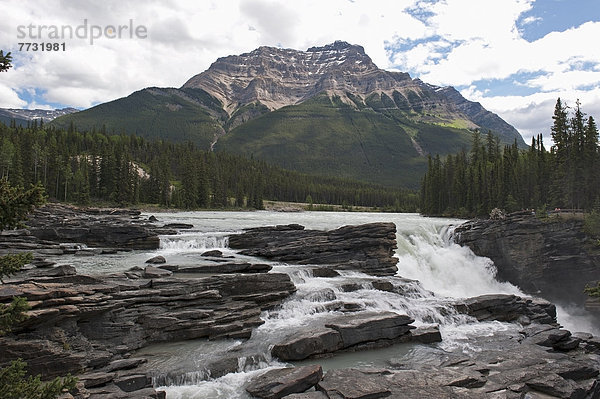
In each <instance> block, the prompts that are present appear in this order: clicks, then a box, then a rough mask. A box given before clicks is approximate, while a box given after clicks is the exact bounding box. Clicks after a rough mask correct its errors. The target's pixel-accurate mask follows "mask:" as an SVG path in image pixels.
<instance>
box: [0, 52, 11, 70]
mask: <svg viewBox="0 0 600 399" xmlns="http://www.w3.org/2000/svg"><path fill="white" fill-rule="evenodd" d="M10 68H12V55H11V54H10V51H9V52H8V53H6V54H4V51H3V50H0V72H6V71H8V70H9V69H10Z"/></svg>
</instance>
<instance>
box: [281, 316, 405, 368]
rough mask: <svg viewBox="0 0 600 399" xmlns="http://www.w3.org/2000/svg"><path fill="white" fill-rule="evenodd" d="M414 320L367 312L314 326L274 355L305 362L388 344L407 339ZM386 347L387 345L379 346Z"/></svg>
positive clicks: (286, 342) (340, 317)
mask: <svg viewBox="0 0 600 399" xmlns="http://www.w3.org/2000/svg"><path fill="white" fill-rule="evenodd" d="M413 321H414V320H413V319H411V318H410V317H408V316H405V315H398V314H396V313H392V312H382V313H375V312H364V313H358V314H352V315H344V316H338V317H337V318H334V319H333V320H332V321H330V322H329V323H327V324H325V325H324V326H319V327H314V326H311V327H309V328H307V329H306V330H305V331H300V332H297V333H295V334H293V335H291V336H289V337H287V338H286V339H284V340H283V341H281V342H279V343H278V344H276V345H275V346H273V349H272V350H271V354H272V355H273V356H275V357H278V358H279V359H281V360H286V361H290V360H302V359H306V358H309V357H312V356H316V355H321V354H325V353H333V352H336V351H339V350H342V349H349V348H353V347H355V346H356V345H359V344H368V343H378V342H380V341H384V342H386V343H387V344H388V345H389V344H391V343H393V342H394V340H397V339H399V338H401V337H403V336H405V335H406V334H407V333H408V332H409V331H410V330H411V329H413V328H414V327H413V326H410V325H409V324H410V323H412V322H413ZM379 346H385V345H379Z"/></svg>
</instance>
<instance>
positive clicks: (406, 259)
mask: <svg viewBox="0 0 600 399" xmlns="http://www.w3.org/2000/svg"><path fill="white" fill-rule="evenodd" d="M452 231H453V228H451V227H448V226H444V227H443V228H441V229H440V230H439V231H438V230H437V229H436V227H435V226H433V225H420V226H417V228H416V229H415V231H413V232H410V233H404V234H398V237H397V241H398V251H397V256H398V273H399V274H400V275H402V276H403V277H407V278H411V279H415V280H419V281H420V282H421V283H422V284H423V286H424V287H425V288H426V289H428V290H431V291H433V292H435V293H437V294H440V295H445V296H449V297H455V298H465V297H472V296H477V295H483V294H492V293H494V294H500V293H502V294H515V295H524V294H523V293H522V292H521V291H520V290H519V289H518V288H517V287H515V286H514V285H512V284H510V283H501V282H499V281H497V280H496V272H497V270H496V266H495V265H494V263H493V262H492V261H491V260H490V259H488V258H484V257H480V256H477V255H475V254H474V253H473V251H471V249H469V248H468V247H461V246H460V245H458V244H456V243H454V242H453V241H452V240H451V235H452Z"/></svg>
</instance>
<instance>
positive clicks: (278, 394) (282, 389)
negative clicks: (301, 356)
mask: <svg viewBox="0 0 600 399" xmlns="http://www.w3.org/2000/svg"><path fill="white" fill-rule="evenodd" d="M322 377H323V369H322V368H321V366H318V365H313V366H304V367H287V368H280V369H273V370H269V371H267V372H266V373H264V374H261V375H260V376H258V377H256V378H254V379H252V380H251V381H250V383H249V384H248V385H247V386H246V391H247V392H248V393H249V394H251V395H252V396H255V397H257V398H264V399H277V398H283V397H284V396H286V395H289V394H292V393H301V392H304V391H306V390H308V389H310V388H312V387H314V386H315V385H316V384H317V383H318V382H319V381H321V378H322Z"/></svg>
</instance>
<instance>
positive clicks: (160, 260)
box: [146, 255, 167, 265]
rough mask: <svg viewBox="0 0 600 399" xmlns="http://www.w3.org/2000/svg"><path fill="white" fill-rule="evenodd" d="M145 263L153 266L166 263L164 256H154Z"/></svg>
mask: <svg viewBox="0 0 600 399" xmlns="http://www.w3.org/2000/svg"><path fill="white" fill-rule="evenodd" d="M146 263H150V264H153V265H162V264H165V263H167V260H166V259H165V257H164V256H161V255H158V256H155V257H153V258H150V259H148V260H147V261H146Z"/></svg>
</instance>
